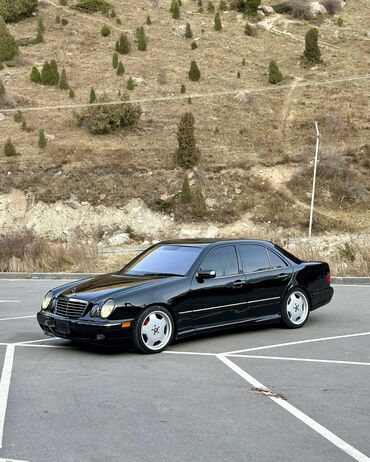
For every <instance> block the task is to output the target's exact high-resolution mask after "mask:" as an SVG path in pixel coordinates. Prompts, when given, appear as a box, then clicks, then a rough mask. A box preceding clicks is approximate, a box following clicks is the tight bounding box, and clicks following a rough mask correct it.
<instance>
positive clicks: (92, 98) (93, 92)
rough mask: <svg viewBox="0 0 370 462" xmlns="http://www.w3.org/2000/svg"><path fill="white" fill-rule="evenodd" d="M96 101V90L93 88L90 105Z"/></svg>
mask: <svg viewBox="0 0 370 462" xmlns="http://www.w3.org/2000/svg"><path fill="white" fill-rule="evenodd" d="M95 101H96V93H95V88H94V87H91V89H90V97H89V103H90V104H92V103H95Z"/></svg>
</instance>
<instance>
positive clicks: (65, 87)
mask: <svg viewBox="0 0 370 462" xmlns="http://www.w3.org/2000/svg"><path fill="white" fill-rule="evenodd" d="M59 88H60V89H61V90H69V85H68V81H67V73H66V70H65V69H63V70H62V73H61V74H60V80H59Z"/></svg>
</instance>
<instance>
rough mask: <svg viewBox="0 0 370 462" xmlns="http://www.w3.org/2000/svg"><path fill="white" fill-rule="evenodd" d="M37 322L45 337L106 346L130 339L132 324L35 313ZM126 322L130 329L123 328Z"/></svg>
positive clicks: (120, 321) (131, 320)
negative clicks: (122, 324)
mask: <svg viewBox="0 0 370 462" xmlns="http://www.w3.org/2000/svg"><path fill="white" fill-rule="evenodd" d="M37 321H38V323H39V324H40V327H41V329H42V330H43V331H44V333H45V335H49V336H52V337H61V338H65V339H69V340H74V341H78V342H86V343H93V344H107V345H111V344H113V345H114V344H119V343H121V342H123V341H125V340H128V339H131V338H132V330H133V322H134V320H133V319H121V320H119V321H107V322H104V321H100V322H99V321H86V320H80V319H68V318H63V317H62V316H57V315H55V314H53V313H48V312H44V311H40V312H39V313H37ZM127 321H130V322H131V327H128V328H127V327H126V328H123V327H122V326H121V323H123V322H127Z"/></svg>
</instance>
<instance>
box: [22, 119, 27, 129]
mask: <svg viewBox="0 0 370 462" xmlns="http://www.w3.org/2000/svg"><path fill="white" fill-rule="evenodd" d="M21 128H22V130H23V131H26V130H27V123H26V121H25V120H24V119H23V122H22V126H21Z"/></svg>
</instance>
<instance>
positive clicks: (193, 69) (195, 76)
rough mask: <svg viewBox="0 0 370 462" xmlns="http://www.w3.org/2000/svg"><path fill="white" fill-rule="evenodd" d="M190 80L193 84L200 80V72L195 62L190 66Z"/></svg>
mask: <svg viewBox="0 0 370 462" xmlns="http://www.w3.org/2000/svg"><path fill="white" fill-rule="evenodd" d="M189 79H190V80H192V81H193V82H196V81H197V80H199V79H200V70H199V67H198V65H197V63H196V62H195V61H192V62H191V64H190V70H189Z"/></svg>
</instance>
